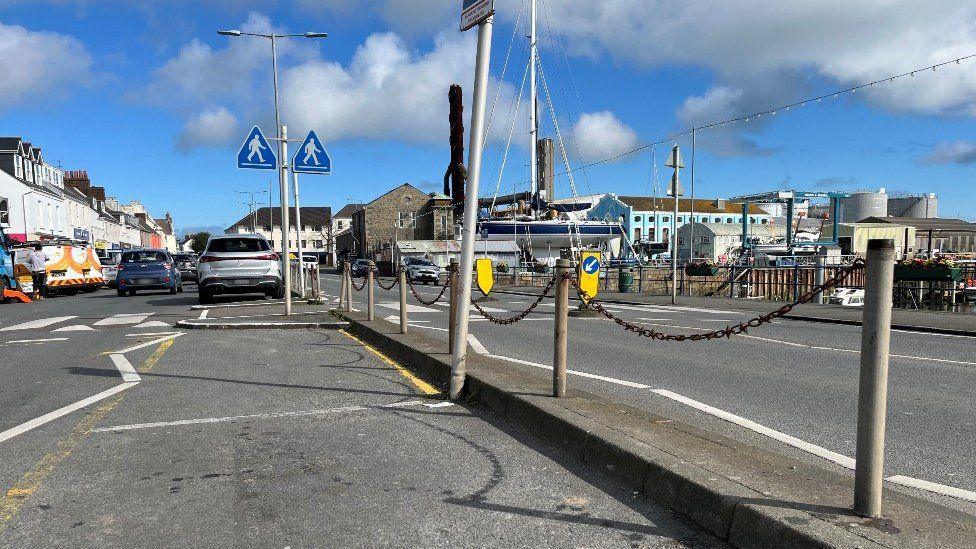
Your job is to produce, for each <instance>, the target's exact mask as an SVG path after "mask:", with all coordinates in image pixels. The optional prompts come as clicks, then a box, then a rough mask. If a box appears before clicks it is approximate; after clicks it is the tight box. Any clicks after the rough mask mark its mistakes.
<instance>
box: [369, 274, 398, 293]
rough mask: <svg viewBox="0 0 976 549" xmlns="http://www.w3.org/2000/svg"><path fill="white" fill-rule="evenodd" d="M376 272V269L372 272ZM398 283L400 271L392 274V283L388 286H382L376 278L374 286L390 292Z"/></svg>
mask: <svg viewBox="0 0 976 549" xmlns="http://www.w3.org/2000/svg"><path fill="white" fill-rule="evenodd" d="M378 271H379V270H378V269H377V271H374V272H378ZM398 282H400V270H397V272H395V273H393V281H392V282H390V285H389V286H384V285H383V283H382V282H380V279H379V277H376V285H377V286H379V287H380V288H381V289H383V290H387V291H389V290H392V289H393V288H395V287H396V285H397V283H398Z"/></svg>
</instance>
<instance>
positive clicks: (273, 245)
mask: <svg viewBox="0 0 976 549" xmlns="http://www.w3.org/2000/svg"><path fill="white" fill-rule="evenodd" d="M268 244H269V245H270V246H271V249H272V250H273V249H274V247H275V241H274V240H272V241H271V242H268Z"/></svg>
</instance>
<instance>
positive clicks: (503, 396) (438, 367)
mask: <svg viewBox="0 0 976 549" xmlns="http://www.w3.org/2000/svg"><path fill="white" fill-rule="evenodd" d="M339 316H341V317H343V318H345V319H347V320H349V322H350V328H349V329H350V331H351V332H353V333H354V334H356V336H357V337H359V338H361V339H363V340H364V341H367V342H368V343H370V344H371V345H374V346H376V347H377V348H379V349H380V350H381V351H383V352H384V353H386V354H387V355H388V356H390V357H391V358H393V359H394V360H397V361H401V362H403V363H404V364H406V365H407V366H408V367H411V368H413V369H415V370H417V371H418V372H419V373H420V374H421V375H424V376H426V377H427V378H428V379H430V380H433V381H435V382H436V383H438V384H439V385H441V386H444V385H446V383H447V382H448V380H449V376H450V356H449V355H447V354H444V353H443V344H442V343H440V342H434V341H433V340H432V339H430V338H428V337H427V336H425V335H422V334H413V333H411V334H406V335H401V334H399V333H392V331H391V333H386V329H387V328H388V327H387V326H386V325H385V323H381V322H378V321H377V322H372V323H367V322H365V321H362V320H360V319H359V318H356V315H349V314H346V313H341V314H340V315H339ZM392 329H393V328H390V330H392ZM468 360H469V374H468V379H467V382H466V385H465V395H466V396H467V397H468V398H471V399H478V400H480V401H481V402H482V403H483V404H484V405H486V406H488V407H489V408H490V409H491V410H492V411H493V412H494V413H496V414H498V415H499V416H501V417H504V418H505V419H507V420H508V421H511V422H512V423H515V424H518V425H519V426H520V427H521V428H523V429H524V430H526V431H528V432H529V433H531V434H533V435H535V436H537V437H539V438H540V439H542V440H544V441H546V442H548V443H550V444H552V445H554V446H558V447H560V448H561V449H563V450H565V451H567V452H568V453H570V454H571V455H572V456H575V457H577V458H579V459H581V460H582V461H583V462H584V463H586V464H588V465H589V466H592V467H594V468H597V469H599V470H602V471H604V472H606V473H608V474H610V475H612V476H614V477H616V478H617V479H618V480H620V481H621V482H623V483H624V484H626V485H627V486H630V487H631V488H632V489H634V491H635V492H638V493H641V494H642V495H643V496H644V497H647V498H649V499H652V500H655V501H656V502H658V503H660V504H662V505H664V506H666V507H668V508H670V509H672V510H674V511H676V512H679V513H681V514H683V515H684V516H686V517H688V518H689V519H691V520H692V521H694V522H695V523H697V524H698V525H699V526H701V527H702V528H704V529H706V530H708V531H709V532H711V533H712V534H714V535H716V536H717V537H719V538H721V539H723V540H726V541H728V542H730V543H731V544H732V545H734V546H737V547H750V548H753V547H800V548H806V547H810V548H814V547H816V548H823V547H861V548H865V549H866V548H869V547H888V546H892V545H895V546H916V545H912V542H913V541H915V540H907V541H909V543H908V544H907V545H902V541H904V540H892V539H872V538H876V537H877V536H865V535H860V534H859V533H858V532H855V531H851V530H849V529H847V527H848V526H850V524H852V523H856V522H857V521H858V520H859V519H858V518H857V517H855V516H853V515H849V514H848V513H845V511H844V510H843V509H842V508H839V507H837V506H836V502H835V504H834V506H833V507H830V506H829V505H826V504H825V505H823V506H816V505H808V504H805V503H803V502H795V503H794V502H791V501H785V500H777V499H775V498H774V497H769V494H768V493H765V492H764V491H760V489H757V488H756V487H749V486H746V485H745V484H743V483H742V482H739V481H736V480H734V478H735V477H734V476H732V477H731V478H729V475H728V474H725V473H721V472H715V471H712V470H710V469H708V468H707V467H705V466H704V465H703V464H702V463H698V462H697V460H694V459H688V457H687V456H684V457H682V456H679V455H676V454H672V453H670V450H669V449H668V448H670V447H669V446H668V445H667V444H663V445H662V444H657V445H654V446H652V445H650V444H647V443H645V442H643V441H642V440H641V438H640V437H638V438H635V437H634V436H632V434H631V432H630V431H628V430H627V429H623V430H620V429H616V428H613V427H611V426H612V425H613V423H612V422H610V421H607V420H610V419H612V418H611V416H612V415H613V414H624V415H630V416H631V417H634V416H637V417H643V416H645V415H647V416H653V414H646V413H644V412H642V411H640V410H637V409H631V408H629V407H626V406H624V405H618V404H617V403H613V402H610V401H607V399H603V398H602V397H596V396H594V395H588V394H586V393H583V392H579V391H574V390H570V391H569V392H568V395H567V397H565V398H563V399H554V398H552V397H549V396H547V392H548V390H549V389H551V387H548V386H547V384H546V382H545V380H544V379H542V378H541V377H539V380H538V382H533V381H528V382H526V378H524V377H521V378H518V379H514V378H512V376H511V375H509V374H506V371H510V369H511V365H510V364H508V363H502V362H499V361H495V360H494V359H491V358H488V357H484V356H481V355H474V354H469V357H468ZM506 368H507V369H509V370H506ZM522 375H523V376H524V374H522ZM506 376H508V377H506ZM597 401H600V402H597ZM603 401H606V402H603ZM576 404H579V406H576ZM587 406H589V407H590V408H591V409H599V410H601V413H602V415H596V416H594V417H597V418H599V419H600V421H595V420H594V419H591V418H590V417H587V415H585V414H587V413H588V411H587ZM591 415H592V414H591ZM621 417H623V416H621ZM645 419H646V420H647V424H652V423H654V421H655V418H654V417H648V418H645ZM668 425H669V426H673V425H674V423H670V422H669V423H668ZM694 429H695V428H692V427H687V430H688V434H689V435H693V433H692V431H693V430H694ZM677 431H679V429H675V432H677ZM658 435H659V434H658ZM644 438H645V439H646V437H644ZM776 459H777V460H780V461H783V462H784V463H785V462H786V461H789V462H791V463H792V462H793V461H794V460H792V458H787V457H785V456H779V455H776ZM797 463H799V462H797ZM789 468H790V467H788V466H787V469H789ZM792 469H796V467H793V468H792ZM800 469H801V470H804V471H806V470H808V467H807V466H801V467H800ZM818 471H821V472H822V474H823V475H826V476H830V475H833V476H837V477H838V478H833V477H831V482H832V483H833V484H834V485H836V484H840V485H846V484H849V480H847V479H844V478H840V477H839V476H838V475H836V474H834V473H829V472H827V471H826V470H820V469H818ZM845 483H846V484H845ZM898 498H899V502H900V503H901V504H903V503H904V502H905V501H906V500H907V501H909V502H910V505H912V506H914V505H915V504H916V503H917V504H918V505H919V506H920V507H917V508H919V509H925V510H927V508H929V507H931V506H932V504H928V503H927V502H922V501H921V500H916V499H915V498H911V497H909V496H903V495H899V496H898ZM841 499H843V496H841ZM821 507H822V508H821ZM939 509H940V510H941V509H943V508H941V507H940V508H939ZM820 511H823V512H820ZM947 512H948V510H947ZM960 529H961V532H963V533H962V534H957V535H963V536H966V539H968V537H969V536H972V537H973V539H976V535H974V534H972V533H971V531H972V530H973V528H972V525H971V524H966V525H963V526H960ZM892 542H894V543H892ZM918 546H926V545H925V544H921V545H918Z"/></svg>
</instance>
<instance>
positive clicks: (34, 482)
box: [0, 339, 173, 534]
mask: <svg viewBox="0 0 976 549" xmlns="http://www.w3.org/2000/svg"><path fill="white" fill-rule="evenodd" d="M172 345H173V340H172V339H169V340H166V341H164V342H162V343H161V344H160V345H159V347H157V348H156V352H154V353H153V354H152V355H151V356H150V357H149V358H147V359H146V362H144V363H143V364H142V366H140V367H139V369H138V371H139V372H142V373H145V372H148V371H149V370H151V369H152V368H153V366H155V365H156V363H157V362H159V359H160V358H162V356H163V354H165V353H166V350H167V349H169V348H170V346H172ZM124 396H125V395H119V396H117V397H115V398H113V399H112V400H108V401H105V402H103V403H102V404H101V405H100V406H99V407H98V408H95V410H93V411H92V412H91V413H90V414H88V415H87V416H85V418H84V419H82V420H81V421H80V422H79V423H78V424H77V425H75V426H74V428H73V429H71V434H70V435H68V436H67V437H66V438H64V439H61V440H59V441H58V442H57V443H55V446H56V447H57V449H56V450H54V451H53V452H48V453H46V454H44V457H43V458H41V460H40V461H38V462H37V463H36V464H35V465H34V467H32V468H31V470H30V471H27V472H26V473H24V476H22V477H21V478H20V480H19V481H17V484H14V485H13V487H11V488H10V489H9V490H7V492H6V494H4V496H3V497H2V498H0V534H2V533H3V531H4V530H5V529H6V528H7V524H9V523H10V520H11V519H13V518H14V517H15V516H17V513H18V512H20V509H21V508H22V507H23V506H24V504H26V503H27V500H28V498H30V496H31V495H33V493H34V492H35V491H36V490H37V489H38V488H40V486H41V483H42V482H44V479H46V478H47V477H48V475H50V474H51V473H52V472H53V471H54V468H55V467H56V466H57V465H58V464H59V463H61V462H62V461H64V460H65V459H66V458H67V457H68V456H70V455H71V453H72V452H73V451H74V450H75V448H77V447H78V445H79V444H81V443H82V441H84V440H85V438H87V437H88V435H89V434H90V433H91V431H92V429H94V428H95V425H97V424H98V422H99V421H101V420H102V419H103V418H104V417H105V416H107V415H108V414H109V412H111V411H112V410H114V409H115V407H116V406H118V405H119V404H120V403H121V402H122V399H123V398H124Z"/></svg>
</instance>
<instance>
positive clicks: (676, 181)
mask: <svg viewBox="0 0 976 549" xmlns="http://www.w3.org/2000/svg"><path fill="white" fill-rule="evenodd" d="M664 165H665V166H667V167H669V168H674V174H673V175H672V176H671V185H670V186H669V187H668V196H672V197H674V216H673V217H671V304H672V305H673V304H674V303H675V302H676V301H677V300H678V297H677V295H678V200H679V197H681V196H682V195H684V194H685V193H684V191H683V190H682V189H681V178H679V177H678V170H680V169H681V168H684V167H685V164H684V162H682V160H681V150H680V149H678V146H677V145H675V146H674V147H673V148H672V149H671V155H670V156H668V161H667V162H665V163H664Z"/></svg>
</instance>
